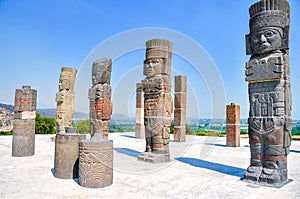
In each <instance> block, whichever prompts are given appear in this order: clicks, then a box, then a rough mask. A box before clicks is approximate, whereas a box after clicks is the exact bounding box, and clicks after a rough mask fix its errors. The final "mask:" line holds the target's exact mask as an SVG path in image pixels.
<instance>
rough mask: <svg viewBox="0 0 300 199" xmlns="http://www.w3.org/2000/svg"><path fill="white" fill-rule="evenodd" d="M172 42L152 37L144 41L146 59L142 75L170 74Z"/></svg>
mask: <svg viewBox="0 0 300 199" xmlns="http://www.w3.org/2000/svg"><path fill="white" fill-rule="evenodd" d="M171 60H172V42H171V41H168V40H164V39H152V40H149V41H147V42H146V60H145V61H144V75H145V76H147V77H149V76H155V75H158V74H163V75H170V74H171Z"/></svg>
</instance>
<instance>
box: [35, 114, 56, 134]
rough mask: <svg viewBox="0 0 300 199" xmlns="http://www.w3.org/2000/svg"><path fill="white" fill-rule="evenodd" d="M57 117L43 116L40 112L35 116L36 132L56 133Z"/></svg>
mask: <svg viewBox="0 0 300 199" xmlns="http://www.w3.org/2000/svg"><path fill="white" fill-rule="evenodd" d="M55 126H56V124H55V119H54V118H52V117H41V115H40V114H39V113H37V114H36V118H35V133H36V134H55V133H56V130H55Z"/></svg>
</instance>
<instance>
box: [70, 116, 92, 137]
mask: <svg viewBox="0 0 300 199" xmlns="http://www.w3.org/2000/svg"><path fill="white" fill-rule="evenodd" d="M73 126H74V127H75V128H77V133H78V134H89V133H90V131H91V130H90V120H89V119H86V120H81V121H79V122H76V123H75V124H74V125H73Z"/></svg>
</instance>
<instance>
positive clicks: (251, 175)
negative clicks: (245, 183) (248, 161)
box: [244, 166, 263, 181]
mask: <svg viewBox="0 0 300 199" xmlns="http://www.w3.org/2000/svg"><path fill="white" fill-rule="evenodd" d="M262 169H263V168H262V167H260V166H249V167H248V169H247V171H246V172H245V174H244V180H252V181H258V180H259V176H260V175H261V173H262Z"/></svg>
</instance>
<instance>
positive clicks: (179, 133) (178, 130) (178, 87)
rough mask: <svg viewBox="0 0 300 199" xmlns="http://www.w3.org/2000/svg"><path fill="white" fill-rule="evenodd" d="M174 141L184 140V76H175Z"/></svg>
mask: <svg viewBox="0 0 300 199" xmlns="http://www.w3.org/2000/svg"><path fill="white" fill-rule="evenodd" d="M174 101H175V110H174V141H175V142H185V134H186V76H182V75H178V76H175V99H174Z"/></svg>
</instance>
